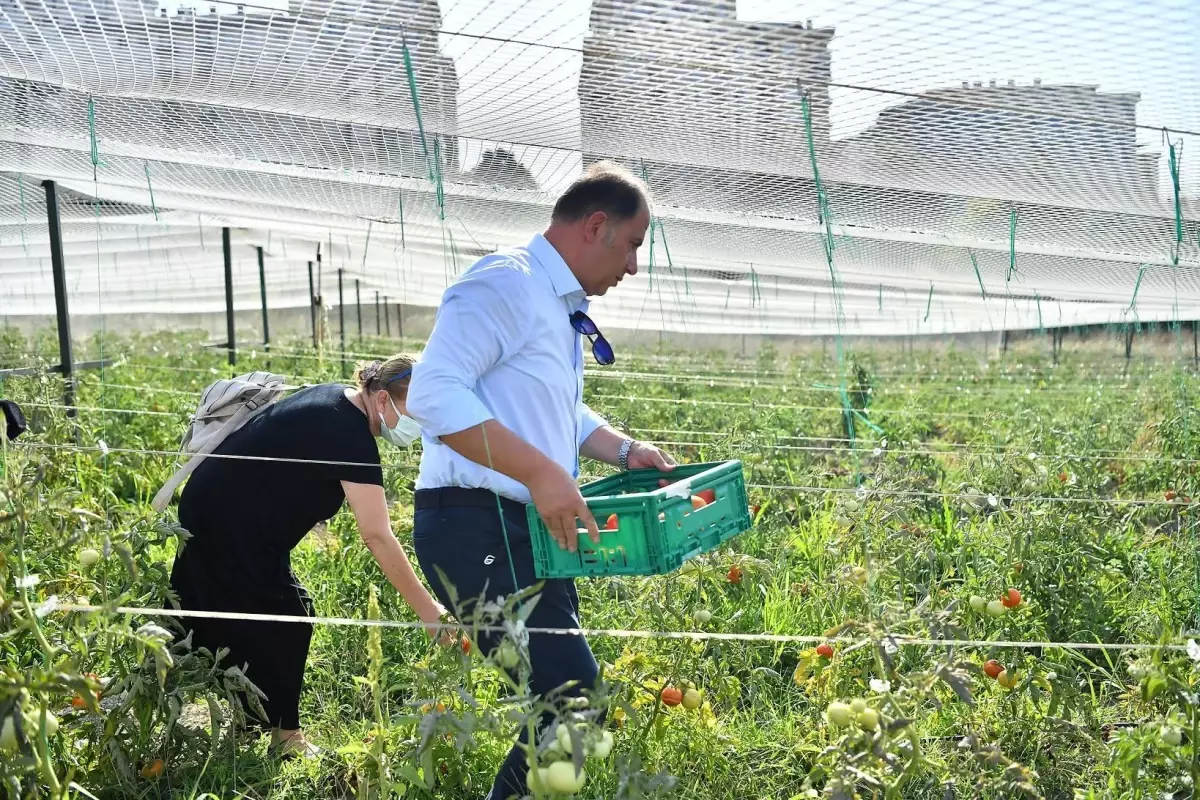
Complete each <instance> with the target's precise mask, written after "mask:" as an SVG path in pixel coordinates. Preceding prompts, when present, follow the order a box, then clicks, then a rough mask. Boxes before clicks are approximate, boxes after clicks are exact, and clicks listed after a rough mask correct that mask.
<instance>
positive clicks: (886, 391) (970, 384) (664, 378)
mask: <svg viewBox="0 0 1200 800" xmlns="http://www.w3.org/2000/svg"><path fill="white" fill-rule="evenodd" d="M274 355H275V354H274V352H272V353H271V354H267V353H263V354H262V360H271V359H272V357H273V356H274ZM125 358H126V359H128V358H129V356H125ZM284 358H303V356H284ZM311 358H313V359H321V360H325V359H328V360H330V361H335V360H337V359H336V358H335V356H332V355H331V356H321V357H318V356H311ZM129 366H137V367H139V368H142V369H153V370H162V371H168V372H183V373H191V374H196V375H221V374H224V373H225V372H228V371H230V369H231V367H229V366H227V365H222V368H220V369H218V368H217V367H215V366H214V367H210V368H203V367H177V366H172V365H169V364H149V363H144V362H132V361H128V362H126V363H122V364H115V365H113V368H114V369H115V368H119V367H129ZM46 371H47V372H49V370H46ZM51 374H54V373H51ZM895 375H898V376H900V377H903V378H905V379H906V380H908V383H901V384H898V385H893V386H886V385H885V386H873V387H871V388H872V393H873V394H874V395H876V396H898V395H902V394H904V393H908V394H910V395H911V394H912V393H913V392H915V391H918V390H921V389H930V388H933V387H935V386H947V387H949V386H951V385H954V386H955V387H956V391H962V392H965V393H967V394H971V395H991V394H1009V393H1014V394H1019V393H1021V392H1025V393H1026V394H1029V395H1032V394H1034V393H1037V394H1044V393H1047V392H1050V393H1064V394H1066V393H1072V394H1086V393H1090V392H1091V391H1092V390H1093V389H1094V390H1095V391H1097V392H1100V391H1114V392H1115V391H1139V390H1142V389H1144V388H1145V387H1144V385H1142V384H1140V383H1138V384H1135V382H1134V379H1135V378H1136V379H1138V380H1139V381H1145V380H1146V379H1148V378H1152V377H1155V375H1153V374H1150V375H1112V376H1110V377H1111V380H1110V381H1108V382H1104V381H1101V382H1095V381H1078V382H1076V381H1062V380H1056V381H1055V384H1056V385H1048V386H1045V387H1038V388H1036V390H1035V389H1033V388H1032V387H1027V386H1022V385H1020V384H1013V385H1011V386H1004V385H994V384H984V385H982V386H980V385H979V383H978V381H977V380H975V378H976V377H977V376H976V375H974V374H972V375H971V376H969V377H968V376H966V375H961V376H958V377H956V378H955V377H948V378H947V380H945V381H941V380H939V381H934V380H925V381H920V380H912V379H911V374H910V373H895ZM585 376H586V377H588V378H590V379H595V380H621V381H625V380H628V379H630V378H632V379H634V380H644V381H646V382H651V381H658V382H661V383H699V384H703V383H708V384H710V385H711V386H713V387H716V386H721V387H728V388H763V389H780V390H787V391H799V392H812V393H821V392H833V391H836V389H834V388H830V387H815V386H811V385H808V386H805V385H802V382H803V381H809V380H823V381H833V380H840V379H841V377H842V376H840V375H838V374H825V373H812V374H809V375H803V374H797V376H796V378H795V381H794V382H785V381H774V380H772V381H767V380H760V379H757V378H755V379H754V380H748V381H747V380H743V381H737V380H734V379H733V378H730V377H726V376H721V375H708V374H701V373H697V374H692V375H678V374H674V375H673V374H669V373H653V372H613V371H611V370H599V369H596V368H587V369H585ZM288 377H291V378H297V379H300V380H302V381H304V382H308V383H320V382H325V381H326V379H324V378H321V377H318V376H308V375H300V374H298V373H294V374H289V375H288ZM886 377H888V376H887V375H885V374H883V373H872V378H873V379H882V378H886ZM985 377H987V378H988V379H989V380H993V381H995V380H998V379H1000V378H1001V377H1009V376H997V375H991V376H985ZM1017 377H1018V378H1028V379H1030V380H1032V379H1034V378H1037V379H1039V380H1045V378H1044V377H1043V376H1041V375H1028V376H1017ZM1164 377H1165V376H1164ZM1177 377H1181V378H1184V379H1187V380H1188V381H1189V382H1190V381H1191V380H1194V378H1195V376H1194V375H1191V374H1183V373H1181V374H1180V375H1178V376H1177ZM1062 384H1065V385H1062Z"/></svg>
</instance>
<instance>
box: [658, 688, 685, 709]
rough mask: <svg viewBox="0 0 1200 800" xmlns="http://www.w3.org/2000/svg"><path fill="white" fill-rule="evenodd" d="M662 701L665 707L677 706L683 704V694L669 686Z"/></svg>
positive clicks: (664, 690) (663, 693)
mask: <svg viewBox="0 0 1200 800" xmlns="http://www.w3.org/2000/svg"><path fill="white" fill-rule="evenodd" d="M662 701H663V705H664V706H677V705H679V704H680V703H682V702H683V692H681V691H679V690H678V689H676V688H675V687H674V686H668V687H666V688H665V689H663V690H662Z"/></svg>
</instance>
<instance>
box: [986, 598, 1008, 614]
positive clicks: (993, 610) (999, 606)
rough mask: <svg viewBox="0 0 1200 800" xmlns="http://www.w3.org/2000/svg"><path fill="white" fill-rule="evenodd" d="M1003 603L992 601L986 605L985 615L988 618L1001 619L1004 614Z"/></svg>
mask: <svg viewBox="0 0 1200 800" xmlns="http://www.w3.org/2000/svg"><path fill="white" fill-rule="evenodd" d="M1005 610H1006V609H1005V608H1004V603H1001V602H1000V601H999V600H993V601H991V602H990V603H988V604H987V613H988V616H989V617H1002V616H1004V612H1005Z"/></svg>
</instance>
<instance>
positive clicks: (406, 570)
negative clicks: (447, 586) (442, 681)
mask: <svg viewBox="0 0 1200 800" xmlns="http://www.w3.org/2000/svg"><path fill="white" fill-rule="evenodd" d="M342 489H343V490H344V491H345V492H346V502H348V503H349V504H350V510H351V511H353V512H354V519H355V520H356V521H357V522H358V530H359V533H360V534H361V535H362V538H363V542H365V543H366V545H367V548H368V549H369V550H370V551H371V555H373V556H375V560H376V561H377V562H379V567H380V569H382V570H383V574H384V575H385V576H387V579H388V581H389V582H390V583H391V584H392V586H394V587H396V591H397V592H399V593H400V595H401V596H402V597H403V598H404V599H405V601H407V603H408V605H409V606H410V607H411V608H412V610H413V611H415V612H416V614H417V616H418V617H419V618H420V619H421V621H422V622H440V621H441V617H442V615H443V614H444V613H446V609H445V608H444V607H442V604H441V603H439V602H438V601H437V600H436V599H435V598H434V597H433V595H431V594H430V593H429V590H428V589H426V588H425V585H424V584H422V583H421V581H420V579H418V578H417V574H416V573H415V572H413V568H412V564H411V563H409V560H408V556H407V555H405V553H404V548H402V547H401V546H400V542H399V541H397V540H396V536H395V534H393V533H392V527H391V523H390V521H389V519H388V511H387V499H386V497H385V496H384V493H383V487H382V486H378V485H376V484H372V483H350V482H349V481H342ZM425 632H426V633H428V634H429V635H430V636H433V635H434V630H433V629H432V628H426V629H425ZM442 638H445V634H443V637H442Z"/></svg>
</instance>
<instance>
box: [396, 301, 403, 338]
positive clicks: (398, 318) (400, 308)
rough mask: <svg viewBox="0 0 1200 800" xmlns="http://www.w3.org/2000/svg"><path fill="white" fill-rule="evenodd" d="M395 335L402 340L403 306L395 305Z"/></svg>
mask: <svg viewBox="0 0 1200 800" xmlns="http://www.w3.org/2000/svg"><path fill="white" fill-rule="evenodd" d="M396 335H397V336H399V337H400V338H401V339H403V338H404V306H403V305H401V304H400V303H396Z"/></svg>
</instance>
